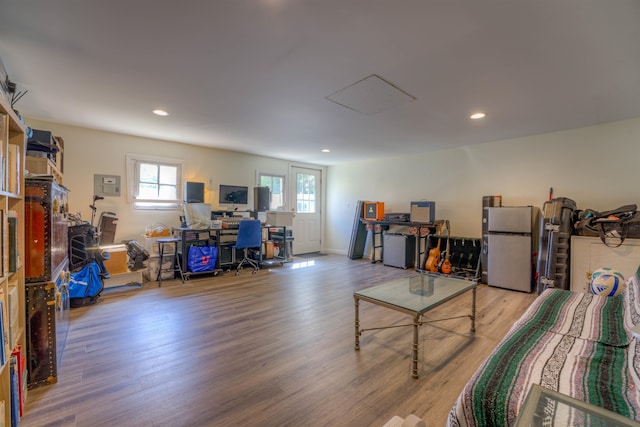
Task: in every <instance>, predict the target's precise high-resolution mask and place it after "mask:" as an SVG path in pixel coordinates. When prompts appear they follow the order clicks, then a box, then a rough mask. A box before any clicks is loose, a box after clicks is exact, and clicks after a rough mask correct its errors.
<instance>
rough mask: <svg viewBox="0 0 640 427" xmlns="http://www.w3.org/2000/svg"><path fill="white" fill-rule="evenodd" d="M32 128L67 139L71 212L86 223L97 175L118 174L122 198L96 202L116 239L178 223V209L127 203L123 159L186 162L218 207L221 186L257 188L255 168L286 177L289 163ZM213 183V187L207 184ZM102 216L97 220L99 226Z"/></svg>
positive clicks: (61, 128)
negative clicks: (112, 218) (110, 219)
mask: <svg viewBox="0 0 640 427" xmlns="http://www.w3.org/2000/svg"><path fill="white" fill-rule="evenodd" d="M27 125H28V126H30V127H32V128H34V129H43V130H49V131H51V132H53V134H54V135H56V136H60V137H62V139H63V140H64V145H65V146H64V177H63V184H64V185H65V186H66V187H67V188H69V190H70V192H69V211H70V212H72V213H76V212H81V214H82V217H83V219H86V220H89V219H90V218H91V209H89V205H90V204H91V202H92V199H93V175H94V174H106V175H120V177H121V182H122V186H123V188H122V189H121V195H120V197H105V199H104V200H101V201H97V202H96V206H97V212H98V215H100V212H103V211H106V212H109V211H110V212H115V213H116V214H117V215H118V219H119V220H118V227H117V229H116V241H120V240H129V239H138V240H139V239H140V236H141V235H142V234H143V233H144V231H145V227H146V226H147V225H151V224H157V223H161V224H165V225H166V226H168V227H172V226H178V225H179V218H178V217H179V215H181V212H179V211H175V210H172V211H148V210H134V209H133V207H132V205H131V204H129V203H127V194H126V172H125V171H126V165H125V155H126V154H128V153H131V154H144V155H150V156H158V157H169V158H174V159H176V158H177V159H184V161H185V179H186V180H187V181H195V182H204V183H205V199H206V200H205V202H207V203H211V205H212V207H213V208H216V207H217V205H218V203H217V200H218V186H219V185H220V184H231V185H245V186H247V187H249V188H253V187H254V186H255V184H256V170H260V171H263V172H272V173H278V174H283V175H285V176H286V175H288V173H289V167H290V164H289V162H287V161H284V160H278V159H273V158H268V157H259V156H251V155H247V154H241V153H234V152H230V151H224V150H216V149H211V148H205V147H196V146H192V145H186V144H179V143H175V142H168V141H159V140H152V139H146V138H139V137H135V136H128V135H122V134H116V133H110V132H102V131H97V130H91V129H86V128H80V127H73V126H65V125H60V124H56V123H49V122H43V121H37V120H32V119H30V120H27ZM209 179H211V182H212V185H210V184H209ZM248 207H249V208H252V207H253V193H252V191H250V192H249V206H248ZM97 220H98V216H96V224H97Z"/></svg>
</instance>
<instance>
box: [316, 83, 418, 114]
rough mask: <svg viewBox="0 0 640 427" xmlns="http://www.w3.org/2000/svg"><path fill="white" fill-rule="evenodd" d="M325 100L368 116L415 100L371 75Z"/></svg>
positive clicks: (392, 85)
mask: <svg viewBox="0 0 640 427" xmlns="http://www.w3.org/2000/svg"><path fill="white" fill-rule="evenodd" d="M325 99H326V100H328V101H331V102H335V103H336V104H338V105H341V106H343V107H345V108H348V109H350V110H353V111H357V112H358V113H362V114H365V115H368V116H370V115H373V114H377V113H380V112H382V111H385V110H388V109H391V108H395V107H398V106H400V105H402V104H405V103H407V102H411V101H415V100H416V99H417V98H416V97H415V96H413V95H411V94H409V93H407V92H405V91H404V90H402V89H400V88H399V87H397V86H396V85H394V84H393V83H390V82H388V81H387V80H385V79H383V78H382V77H380V76H378V75H377V74H371V75H370V76H368V77H365V78H364V79H362V80H360V81H357V82H355V83H353V84H351V85H349V86H347V87H345V88H343V89H340V90H339V91H337V92H334V93H332V94H331V95H329V96H326V97H325Z"/></svg>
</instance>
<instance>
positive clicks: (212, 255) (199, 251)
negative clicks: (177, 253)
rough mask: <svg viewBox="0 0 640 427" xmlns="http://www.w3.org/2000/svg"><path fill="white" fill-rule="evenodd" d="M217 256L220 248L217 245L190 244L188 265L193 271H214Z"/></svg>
mask: <svg viewBox="0 0 640 427" xmlns="http://www.w3.org/2000/svg"><path fill="white" fill-rule="evenodd" d="M217 256H218V248H217V247H215V246H190V247H189V257H188V258H187V267H188V268H189V271H191V272H193V273H198V272H202V271H213V270H215V268H216V257H217Z"/></svg>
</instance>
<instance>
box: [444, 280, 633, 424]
mask: <svg viewBox="0 0 640 427" xmlns="http://www.w3.org/2000/svg"><path fill="white" fill-rule="evenodd" d="M639 274H640V269H638V272H636V274H635V276H633V277H632V278H630V279H629V280H628V281H627V289H626V290H625V291H624V292H623V293H621V294H619V295H617V296H614V297H609V298H607V297H599V296H595V295H591V294H584V293H578V292H572V291H566V290H560V289H547V290H545V291H544V292H543V293H542V294H540V296H538V298H536V300H535V301H534V302H533V303H532V305H531V306H530V307H529V308H528V309H527V311H526V312H525V313H524V314H523V315H522V317H521V318H520V319H519V320H518V321H517V322H516V323H515V324H514V325H513V326H512V327H511V329H510V330H509V332H508V333H507V335H505V337H504V338H503V339H502V340H501V341H500V343H499V344H498V345H497V346H496V348H495V349H494V351H493V352H492V353H491V355H489V357H488V358H487V359H486V360H485V361H484V362H483V363H482V365H481V366H480V367H479V368H478V370H477V371H476V372H475V374H474V375H473V376H472V378H471V379H470V380H469V382H468V383H467V384H466V385H465V387H464V389H463V390H462V392H461V393H460V395H459V397H458V399H457V400H456V403H455V405H454V406H453V408H452V409H451V412H450V414H449V417H448V420H447V425H448V426H452V427H453V426H479V427H480V426H481V427H486V426H509V425H512V424H513V423H514V422H515V420H516V418H517V416H518V413H519V410H520V408H521V407H522V405H523V403H524V400H525V398H526V396H527V393H528V391H529V389H530V387H531V385H532V384H539V385H541V386H543V387H546V388H548V389H551V390H554V391H558V392H560V393H563V394H565V395H568V396H571V397H574V398H576V399H580V400H584V401H586V402H588V403H590V404H593V405H596V406H599V407H602V408H606V409H608V410H610V411H613V412H616V413H619V414H621V415H623V416H625V417H627V418H631V419H634V420H640V390H639V387H640V343H639V341H640V340H638V339H636V338H634V336H633V334H632V333H631V332H630V329H631V327H632V326H633V325H636V324H638V323H640V280H639V279H638V276H639Z"/></svg>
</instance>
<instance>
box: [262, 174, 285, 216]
mask: <svg viewBox="0 0 640 427" xmlns="http://www.w3.org/2000/svg"><path fill="white" fill-rule="evenodd" d="M258 185H260V187H269V190H270V191H271V205H270V206H269V209H271V210H277V209H283V208H284V204H285V197H284V195H285V189H286V188H287V187H286V186H285V177H284V175H274V174H269V173H262V172H261V173H259V174H258Z"/></svg>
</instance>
